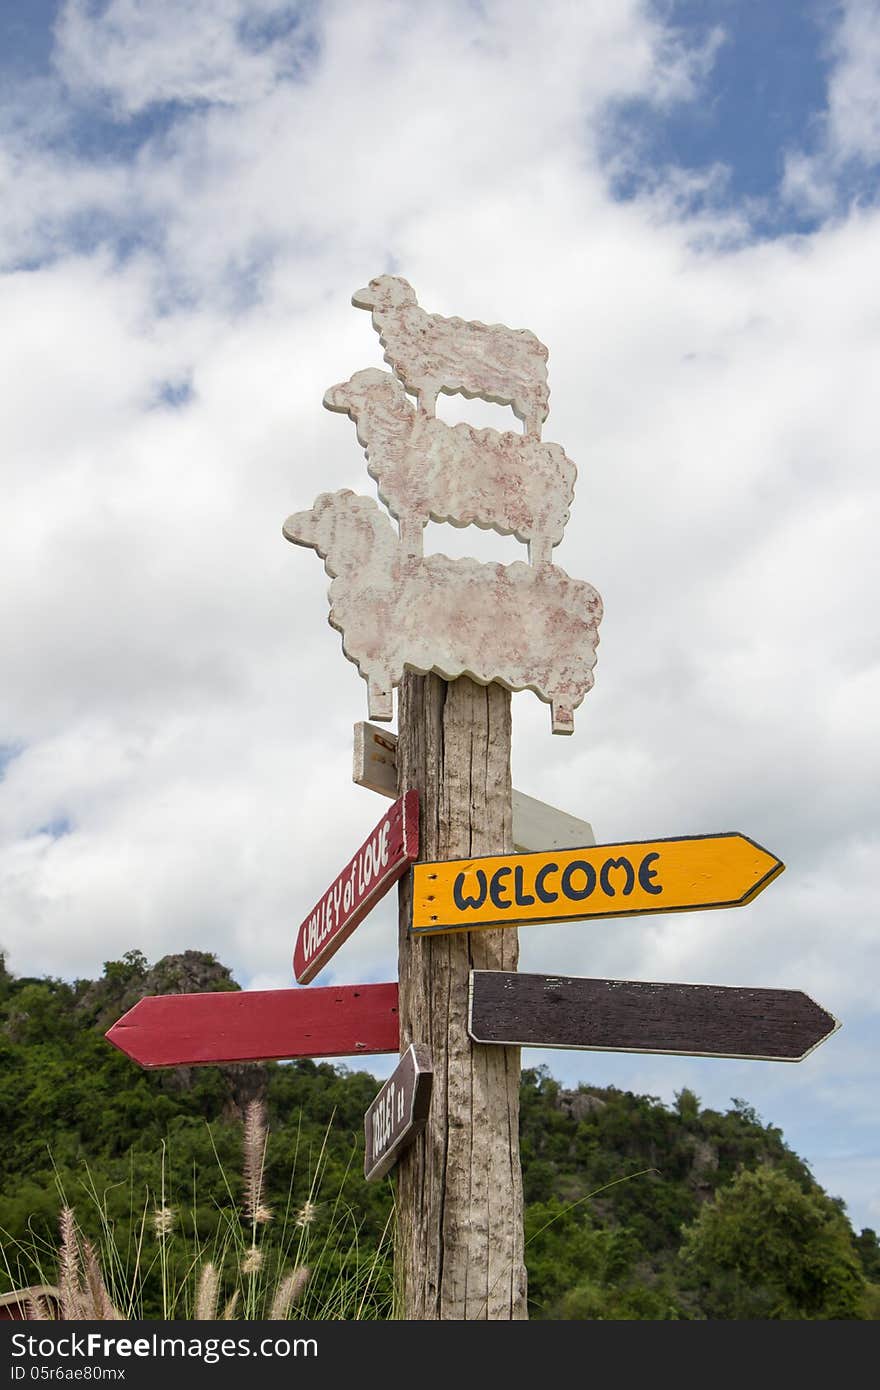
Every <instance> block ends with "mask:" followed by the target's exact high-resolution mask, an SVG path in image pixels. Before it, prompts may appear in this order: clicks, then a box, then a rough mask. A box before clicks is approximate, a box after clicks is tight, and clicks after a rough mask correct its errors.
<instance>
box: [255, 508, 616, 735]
mask: <svg viewBox="0 0 880 1390" xmlns="http://www.w3.org/2000/svg"><path fill="white" fill-rule="evenodd" d="M283 531H284V535H285V536H286V538H287V540H289V541H292V542H293V543H294V545H303V546H308V547H309V548H310V549H312V550H316V551H317V552H318V554H319V555H320V556H321V557H322V559H323V560H324V568H325V569H326V571H327V573H328V574H329V575H330V576H331V578H332V580H333V583H332V584H331V585H330V591H329V599H330V615H329V618H330V624H331V626H332V627H335V628H336V629H337V630H338V631H339V632H341V633H342V650H343V652H344V654H345V656H347V657H348V660H349V661H353V662H354V663H355V665H356V666H357V668H358V670H359V671H360V673H361V675H362V676H363V677H364V679H365V680H366V682H367V688H368V702H369V714H370V718H371V719H381V720H387V719H391V718H392V714H393V687H394V686H395V685H399V684H400V680H401V678H402V676H403V670H404V667H405V666H406V667H408V668H409V669H411V670H414V671H421V672H426V671H436V672H437V673H438V675H441V676H442V677H443V678H444V680H447V681H449V680H455V679H457V677H458V676H461V675H468V676H470V677H471V679H472V680H475V681H478V682H479V683H480V684H481V685H488V684H489V683H490V682H491V681H498V682H499V683H500V684H501V685H503V686H506V687H507V689H508V690H526V689H528V690H533V691H534V692H535V694H536V695H537V696H538V697H539V698H540V699H542V700H543V701H544V702H545V703H547V704H549V705H550V707H551V715H552V728H553V732H554V734H570V733H573V731H574V710H575V708H576V707H577V706H578V705H579V704H580V703H581V701H582V700H583V698H584V695H585V694H586V692H587V691H588V690H589V689H590V687H591V686H592V684H593V667H594V666H595V664H596V646H597V643H598V641H599V634H598V626H599V622H600V620H601V617H602V600H601V599H600V597H599V595H598V594H597V592H596V590H595V589H594V588H593V586H592V585H591V584H587V583H584V582H583V581H582V580H579V579H571V578H570V577H569V576H568V575H567V574H566V573H565V571H564V570H562V569H560V568H559V567H558V566H557V565H551V564H546V565H541V566H540V568H537V569H535V568H532V567H530V566H529V565H526V564H523V562H522V561H516V562H515V563H514V564H512V565H497V564H480V563H479V562H478V561H476V560H470V559H465V560H453V559H450V557H449V556H448V555H429V556H427V557H424V558H422V557H419V556H414V555H410V554H408V553H407V551H406V549H405V547H404V546H403V544H402V543H401V541H400V540H399V539H398V538H397V536H396V535H395V533H394V527H393V525H392V523H391V522H390V521H389V519H388V517H387V516H386V514H385V513H384V512H383V511H382V510H381V508H380V507H379V505H378V503H377V502H375V501H374V500H373V499H372V498H371V497H361V496H359V495H358V494H357V493H354V492H352V491H351V490H350V489H347V488H346V489H343V490H342V491H341V492H324V493H322V494H321V495H320V497H318V498H317V499H316V501H315V505H314V506H313V507H312V508H311V509H310V510H309V511H306V512H296V513H295V514H294V515H293V516H289V517H288V518H287V520H286V521H285V523H284V527H283Z"/></svg>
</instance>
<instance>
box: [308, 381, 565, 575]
mask: <svg viewBox="0 0 880 1390" xmlns="http://www.w3.org/2000/svg"><path fill="white" fill-rule="evenodd" d="M324 404H325V406H326V407H327V409H328V410H338V411H340V412H342V413H344V414H347V415H349V416H351V418H352V420H354V422H355V425H356V426H357V437H358V439H359V441H360V443H361V444H362V445H363V447H364V448H365V450H366V454H367V471H368V472H369V474H370V477H371V478H375V480H376V482H377V483H378V485H379V496H380V497H381V499H382V501H383V502H384V503H385V505H386V507H387V508H388V510H389V511H390V512H391V515H392V516H394V517H396V518H397V520H398V522H399V523H400V539H401V542H402V544H403V546H404V549H405V550H407V551H408V552H409V553H410V554H411V555H421V554H422V550H423V532H424V528H425V526H426V525H427V523H428V521H429V520H431V519H433V520H434V521H451V522H452V524H453V526H469V525H471V524H473V525H475V526H480V527H482V528H483V529H489V528H491V529H492V530H494V531H498V532H499V533H500V534H501V535H502V536H510V535H514V536H516V538H517V540H520V541H523V542H525V543H526V544H527V545H528V547H529V563H530V564H532V565H540V564H545V563H549V561H550V557H551V554H552V551H553V547H554V546H555V545H558V544H559V542H560V541H561V540H562V536H563V533H564V531H565V524H566V522H567V521H568V516H569V507H570V506H571V502H572V497H573V495H574V483H575V478H576V477H577V469H576V468H575V465H574V464H573V463H572V461H571V459H570V458H568V457H567V455H566V453H565V450H564V449H563V448H562V446H561V445H559V444H549V443H548V444H544V443H542V442H541V441H540V440H539V439H535V438H534V437H533V436H531V435H522V434H516V433H514V432H513V431H512V430H510V431H505V432H504V433H503V434H501V433H499V432H498V430H493V429H481V430H478V429H474V427H473V426H472V425H465V424H460V425H447V424H446V423H445V422H444V421H443V420H437V419H435V418H434V417H432V416H426V415H424V414H423V413H422V412H421V411H417V410H416V408H415V406H414V405H413V403H412V401H411V400H410V399H409V397H408V396H407V394H406V392H405V390H404V389H403V386H402V385H401V384H400V382H399V381H398V380H397V378H396V377H393V376H392V375H391V373H390V372H383V371H380V370H379V369H378V368H375V367H368V368H367V369H366V370H365V371H360V372H355V374H354V376H353V377H351V379H350V380H349V381H344V382H340V383H339V385H337V386H331V387H330V388H329V389H328V390H327V391H326V392H325V394H324Z"/></svg>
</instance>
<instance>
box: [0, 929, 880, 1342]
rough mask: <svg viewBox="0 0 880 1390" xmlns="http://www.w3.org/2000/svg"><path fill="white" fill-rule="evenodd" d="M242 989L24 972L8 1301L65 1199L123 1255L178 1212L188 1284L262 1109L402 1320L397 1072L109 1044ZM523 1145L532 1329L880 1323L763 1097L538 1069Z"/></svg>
mask: <svg viewBox="0 0 880 1390" xmlns="http://www.w3.org/2000/svg"><path fill="white" fill-rule="evenodd" d="M237 988H238V985H237V984H236V983H235V981H234V980H233V979H232V977H231V974H230V972H229V970H228V969H227V968H226V967H225V966H223V965H221V964H220V963H219V962H218V961H217V960H216V959H215V958H214V957H213V956H211V955H207V954H205V953H202V952H194V951H187V952H184V953H183V954H181V955H175V956H167V957H165V958H164V959H163V960H161V961H159V962H158V963H157V964H156V965H154V966H153V967H152V968H151V967H149V965H148V963H147V961H146V960H145V958H144V957H143V956H142V955H141V954H140V952H138V951H131V952H128V953H127V954H126V955H125V956H124V957H123V959H122V960H119V961H110V962H107V963H106V965H105V968H104V973H103V976H102V977H101V979H100V980H96V981H90V980H78V981H76V982H75V983H73V984H68V983H65V982H63V981H60V980H56V979H50V978H46V979H23V978H15V977H14V976H12V975H11V974H10V973H9V972H8V971H7V970H6V968H5V965H4V963H3V960H2V957H0V1132H2V1135H3V1141H2V1146H0V1239H2V1243H3V1258H2V1259H0V1292H3V1291H5V1290H6V1289H8V1288H10V1287H12V1286H13V1285H14V1284H16V1283H21V1282H36V1280H33V1279H31V1278H29V1272H28V1268H27V1260H26V1259H25V1258H24V1256H23V1255H22V1249H33V1248H37V1249H41V1250H42V1251H43V1260H42V1266H41V1267H42V1268H43V1270H44V1272H45V1269H46V1267H47V1266H46V1261H47V1260H48V1261H49V1262H50V1263H51V1258H52V1252H53V1250H54V1246H55V1243H56V1234H57V1222H58V1212H59V1207H60V1205H61V1204H62V1195H61V1194H63V1200H64V1201H66V1202H67V1203H68V1204H70V1205H72V1206H73V1207H74V1208H75V1209H76V1213H77V1218H78V1220H79V1222H80V1224H81V1226H82V1228H83V1230H85V1231H90V1230H91V1231H92V1233H93V1234H94V1237H95V1239H96V1240H97V1239H99V1237H100V1236H101V1233H102V1231H103V1232H104V1234H105V1235H106V1232H107V1230H108V1229H112V1232H113V1238H114V1241H115V1243H116V1246H117V1248H118V1249H119V1250H120V1251H123V1252H124V1251H129V1252H130V1251H131V1250H132V1249H134V1248H136V1247H137V1242H138V1239H139V1236H138V1231H139V1230H140V1229H142V1227H143V1213H144V1212H147V1213H148V1214H149V1213H150V1212H152V1211H160V1210H171V1211H173V1212H175V1213H176V1227H175V1231H174V1234H173V1235H172V1236H170V1237H168V1238H167V1241H166V1244H165V1245H164V1246H163V1258H164V1257H166V1256H167V1258H168V1259H170V1260H171V1261H172V1262H176V1263H177V1265H178V1266H179V1267H180V1268H181V1269H183V1268H184V1267H185V1266H186V1265H187V1262H189V1264H190V1265H191V1263H192V1251H193V1248H194V1247H195V1246H198V1245H199V1242H201V1243H202V1245H204V1243H205V1242H208V1243H210V1242H213V1244H212V1245H211V1248H212V1249H214V1250H217V1249H218V1248H219V1247H218V1243H217V1242H218V1232H219V1230H220V1226H221V1225H222V1221H223V1220H224V1219H227V1218H224V1217H223V1216H222V1211H223V1209H224V1207H226V1208H227V1209H228V1205H229V1199H230V1196H233V1197H236V1198H237V1194H238V1191H239V1189H240V1186H241V1177H240V1175H239V1169H240V1152H241V1130H242V1118H243V1114H244V1110H245V1107H246V1106H247V1104H248V1102H249V1101H252V1100H255V1099H256V1100H262V1101H265V1104H266V1107H267V1112H268V1121H269V1126H270V1137H269V1143H268V1148H267V1162H266V1174H265V1184H266V1197H267V1202H268V1204H269V1206H270V1207H272V1209H273V1210H274V1211H275V1212H276V1213H283V1214H284V1224H285V1227H288V1226H289V1227H290V1228H291V1229H292V1230H296V1229H297V1227H299V1230H300V1236H302V1227H303V1226H304V1224H306V1223H307V1224H308V1228H309V1229H308V1237H309V1240H310V1241H312V1243H313V1246H314V1245H315V1244H316V1243H318V1242H320V1241H321V1239H322V1238H323V1246H322V1247H321V1248H322V1270H323V1274H322V1277H323V1278H324V1280H325V1282H326V1281H327V1280H331V1281H332V1278H333V1277H334V1271H336V1272H337V1273H338V1271H339V1270H340V1269H342V1268H343V1267H344V1265H345V1262H346V1260H350V1259H351V1258H352V1251H356V1252H357V1256H358V1258H359V1259H360V1260H365V1259H370V1260H372V1261H373V1264H372V1266H371V1267H372V1270H373V1276H374V1277H373V1279H372V1283H371V1300H372V1301H371V1308H372V1310H373V1315H374V1316H387V1315H388V1314H389V1310H390V1308H391V1273H390V1264H389V1259H388V1242H387V1238H385V1239H383V1232H386V1231H387V1225H388V1220H389V1216H390V1214H391V1211H392V1205H393V1173H392V1175H390V1176H389V1177H388V1178H386V1179H385V1180H383V1181H382V1182H381V1183H365V1182H364V1180H363V1115H364V1111H365V1110H366V1108H367V1107H368V1105H369V1104H370V1102H371V1101H372V1099H373V1098H374V1096H375V1093H376V1090H377V1082H376V1080H375V1078H374V1077H372V1076H371V1075H369V1074H368V1073H366V1072H360V1071H358V1072H352V1071H348V1070H346V1069H345V1068H343V1067H336V1066H331V1065H330V1064H327V1063H315V1062H311V1061H299V1062H292V1063H286V1064H277V1063H269V1064H249V1065H239V1066H225V1067H193V1068H174V1069H169V1070H161V1071H155V1072H148V1071H143V1070H141V1069H140V1068H139V1067H137V1066H136V1065H134V1064H133V1063H132V1062H130V1061H129V1060H128V1059H127V1058H125V1057H124V1056H122V1054H121V1053H119V1052H118V1051H117V1050H116V1049H115V1048H113V1047H112V1046H110V1045H109V1044H108V1043H107V1041H106V1040H105V1038H104V1036H103V1034H104V1031H105V1030H106V1029H107V1028H108V1027H109V1026H110V1024H111V1023H113V1022H114V1021H115V1020H116V1019H117V1018H119V1017H120V1015H121V1014H122V1013H124V1012H125V1011H126V1010H127V1009H128V1008H130V1007H131V1006H132V1005H133V1004H134V1003H135V1002H136V1001H137V1000H138V999H139V998H140V997H141V996H142V995H144V994H163V993H166V994H167V993H175V992H201V991H204V990H209V989H211V990H217V989H220V990H235V989H237ZM520 1139H521V1150H522V1162H523V1182H524V1189H525V1200H526V1240H527V1245H526V1258H527V1264H528V1271H529V1299H530V1313H531V1316H532V1317H535V1318H604V1319H674V1318H678V1319H703V1318H847V1319H850V1318H876V1317H878V1316H880V1287H878V1286H880V1244H878V1241H877V1237H876V1235H875V1233H874V1232H873V1231H871V1230H864V1231H862V1232H861V1233H859V1234H856V1233H855V1232H854V1231H853V1230H852V1228H851V1226H850V1224H849V1222H848V1220H847V1218H846V1214H845V1209H844V1207H843V1204H842V1203H841V1202H839V1201H838V1200H837V1199H834V1198H831V1197H829V1196H828V1195H827V1194H826V1193H825V1192H823V1191H822V1189H821V1188H820V1187H819V1186H818V1184H817V1183H816V1182H815V1180H814V1179H813V1177H812V1175H811V1173H810V1171H809V1168H808V1167H807V1165H806V1164H805V1163H804V1162H803V1161H802V1160H801V1159H800V1158H798V1156H797V1155H796V1154H795V1153H793V1152H792V1150H791V1149H790V1148H789V1147H788V1146H787V1145H786V1143H785V1141H784V1139H783V1136H782V1134H781V1132H780V1131H779V1130H778V1129H776V1128H774V1127H773V1126H772V1125H767V1124H764V1123H763V1122H762V1121H761V1119H760V1118H759V1117H758V1116H757V1115H756V1114H755V1112H754V1111H753V1110H752V1109H751V1108H750V1106H749V1105H748V1104H747V1103H746V1102H745V1101H742V1100H734V1101H733V1103H732V1106H731V1108H730V1109H729V1110H727V1111H726V1112H724V1113H721V1112H719V1111H713V1110H708V1109H703V1108H701V1106H700V1103H699V1100H698V1098H697V1097H696V1096H695V1095H694V1094H693V1093H692V1092H690V1091H688V1090H683V1091H681V1092H680V1093H679V1094H678V1096H677V1098H676V1103H675V1105H674V1106H673V1107H669V1106H666V1105H664V1104H662V1103H661V1102H660V1101H659V1100H658V1099H657V1098H655V1097H651V1096H637V1095H633V1094H631V1093H629V1092H625V1091H619V1090H617V1089H615V1088H613V1087H605V1088H602V1087H591V1086H583V1085H582V1086H579V1087H578V1088H577V1090H575V1091H568V1090H564V1089H563V1088H562V1087H561V1086H560V1085H559V1084H558V1083H557V1082H556V1081H555V1080H554V1079H553V1078H552V1076H550V1075H549V1073H548V1072H547V1071H546V1070H545V1069H532V1070H526V1071H524V1073H523V1078H522V1093H521V1126H520ZM139 1223H140V1225H139ZM342 1232H344V1233H345V1234H344V1236H343V1235H341V1234H340V1233H342ZM200 1248H201V1247H200ZM377 1252H378V1253H377ZM31 1273H32V1271H31ZM159 1278H160V1272H159V1270H158V1268H157V1269H156V1271H155V1272H150V1273H149V1274H148V1276H147V1279H146V1284H145V1294H146V1298H147V1305H146V1306H147V1308H148V1309H150V1308H152V1312H151V1313H149V1312H148V1315H150V1316H161V1311H160V1309H161V1304H160V1303H159Z"/></svg>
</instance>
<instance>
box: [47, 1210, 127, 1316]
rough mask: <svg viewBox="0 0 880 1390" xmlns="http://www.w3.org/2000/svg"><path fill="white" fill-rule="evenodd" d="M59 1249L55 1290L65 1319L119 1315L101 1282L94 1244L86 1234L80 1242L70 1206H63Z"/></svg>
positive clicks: (104, 1285) (101, 1276)
mask: <svg viewBox="0 0 880 1390" xmlns="http://www.w3.org/2000/svg"><path fill="white" fill-rule="evenodd" d="M59 1224H60V1228H61V1246H60V1249H59V1252H58V1293H59V1301H60V1305H61V1317H62V1318H63V1319H64V1320H65V1321H69V1320H76V1321H83V1320H85V1321H87V1322H92V1321H100V1322H104V1321H108V1320H116V1319H119V1318H120V1317H121V1314H120V1313H119V1312H117V1310H116V1308H114V1306H113V1300H112V1299H111V1297H110V1294H109V1293H108V1291H107V1285H106V1284H105V1283H104V1276H103V1274H102V1273H101V1266H100V1264H99V1263H98V1257H97V1255H96V1254H95V1248H94V1246H93V1245H92V1243H91V1241H90V1240H87V1239H86V1238H85V1237H83V1239H82V1244H80V1236H79V1232H78V1230H77V1228H76V1217H75V1215H74V1212H73V1208H72V1207H67V1206H65V1207H62V1209H61V1217H60V1223H59Z"/></svg>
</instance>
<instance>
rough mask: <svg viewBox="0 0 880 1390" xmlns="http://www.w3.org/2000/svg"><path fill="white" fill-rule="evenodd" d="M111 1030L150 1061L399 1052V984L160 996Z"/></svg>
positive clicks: (136, 1056)
mask: <svg viewBox="0 0 880 1390" xmlns="http://www.w3.org/2000/svg"><path fill="white" fill-rule="evenodd" d="M105 1036H106V1037H107V1038H108V1039H109V1041H110V1042H112V1043H113V1045H114V1046H115V1047H118V1048H119V1050H120V1052H124V1053H125V1054H126V1056H128V1057H131V1058H132V1059H133V1060H134V1061H135V1062H139V1063H140V1065H141V1066H142V1067H192V1066H203V1065H208V1064H210V1063H219V1062H268V1061H271V1060H273V1059H280V1058H286V1057H352V1056H355V1055H356V1054H357V1053H362V1054H363V1055H364V1056H368V1055H369V1054H371V1053H379V1052H397V1050H398V1046H399V1027H398V1021H397V984H396V983H392V984H384V985H340V986H338V987H334V988H330V989H255V990H242V991H235V992H230V993H221V994H152V995H147V997H146V998H145V999H141V1000H140V1002H139V1003H137V1004H135V1006H134V1008H133V1009H129V1011H128V1013H127V1014H123V1016H122V1018H120V1019H119V1021H118V1022H117V1023H114V1024H113V1027H112V1028H110V1029H109V1030H108V1032H107V1033H106V1035H105Z"/></svg>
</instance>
